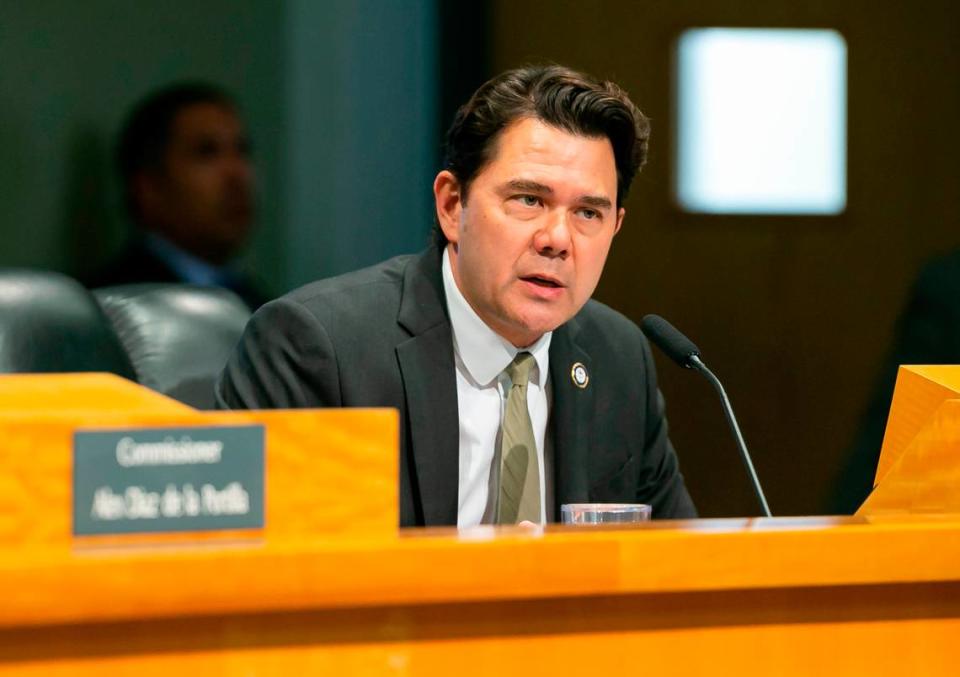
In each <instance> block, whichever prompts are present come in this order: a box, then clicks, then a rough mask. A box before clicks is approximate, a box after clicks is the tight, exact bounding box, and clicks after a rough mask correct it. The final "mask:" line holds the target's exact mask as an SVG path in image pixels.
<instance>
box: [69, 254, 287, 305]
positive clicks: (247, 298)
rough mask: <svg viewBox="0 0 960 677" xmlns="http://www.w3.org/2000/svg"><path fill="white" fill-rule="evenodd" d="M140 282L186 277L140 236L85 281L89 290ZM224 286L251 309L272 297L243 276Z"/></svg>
mask: <svg viewBox="0 0 960 677" xmlns="http://www.w3.org/2000/svg"><path fill="white" fill-rule="evenodd" d="M141 282H173V283H182V282H185V280H184V279H183V278H182V277H181V276H180V275H179V274H178V273H177V272H176V271H175V270H174V269H173V268H172V267H171V266H170V264H168V263H167V262H166V261H164V260H163V258H161V257H160V256H158V255H157V254H156V253H155V252H154V251H153V250H151V249H150V247H148V246H147V245H146V243H145V242H144V241H143V240H142V239H140V238H135V239H134V240H132V241H131V242H130V243H129V244H128V245H127V246H126V247H125V248H124V249H123V251H121V252H120V254H118V255H117V256H116V257H115V258H114V259H112V260H111V261H109V262H108V263H107V264H106V265H105V266H104V267H103V268H101V269H100V270H97V271H96V272H94V273H93V274H91V275H88V276H87V277H85V278H84V279H83V284H84V285H85V286H87V287H89V288H90V289H98V288H100V287H113V286H116V285H121V284H138V283H141ZM223 286H225V287H226V288H228V289H230V291H232V292H234V293H235V294H236V295H237V296H239V297H240V298H241V299H242V300H243V302H244V303H246V304H247V307H248V308H250V309H251V310H256V309H257V308H259V307H260V306H262V305H263V304H264V303H266V302H267V301H268V300H269V299H268V298H267V297H266V296H265V295H264V294H263V293H262V292H261V291H260V289H259V288H258V286H257V285H256V284H255V283H254V282H252V281H251V280H249V279H247V278H246V277H243V276H241V275H235V276H233V277H231V279H230V280H229V283H228V284H225V285H223Z"/></svg>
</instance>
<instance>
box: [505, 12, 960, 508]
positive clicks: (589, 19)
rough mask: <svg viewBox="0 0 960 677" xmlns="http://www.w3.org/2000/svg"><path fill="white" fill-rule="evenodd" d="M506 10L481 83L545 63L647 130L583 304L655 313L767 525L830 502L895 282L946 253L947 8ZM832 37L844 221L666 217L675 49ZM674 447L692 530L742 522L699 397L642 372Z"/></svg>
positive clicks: (957, 137)
mask: <svg viewBox="0 0 960 677" xmlns="http://www.w3.org/2000/svg"><path fill="white" fill-rule="evenodd" d="M797 5H798V3H793V2H786V1H785V0H775V1H773V2H768V3H753V2H733V1H730V0H675V1H674V2H636V3H634V2H614V1H608V2H591V3H582V2H550V3H546V2H532V1H529V0H527V1H521V0H509V1H506V0H503V1H501V2H496V3H495V4H494V10H493V12H492V17H491V26H492V30H491V53H492V59H491V61H492V68H493V70H494V71H498V70H501V69H504V68H508V67H511V66H515V65H518V64H520V63H523V62H526V61H531V60H533V61H542V60H551V61H558V62H561V63H566V64H569V65H572V66H575V67H579V68H582V69H584V70H587V71H589V72H592V73H594V74H596V75H601V76H605V77H609V78H611V79H614V80H616V81H618V82H619V83H620V84H622V85H623V86H625V87H626V88H627V90H628V91H629V92H630V93H631V95H632V96H633V98H634V100H635V101H636V102H638V103H639V104H640V106H641V108H643V110H644V111H645V112H646V113H647V114H648V115H649V116H650V117H651V118H652V119H653V125H654V136H653V140H652V151H651V156H650V161H649V164H648V166H647V167H646V168H645V169H644V171H643V173H642V174H641V175H640V176H639V177H638V179H637V181H636V183H635V184H634V187H633V190H632V192H631V195H630V198H629V200H628V202H627V205H626V206H627V220H626V222H625V226H624V229H623V231H622V232H621V234H620V235H618V236H617V239H616V241H615V243H614V248H613V251H612V253H611V256H610V260H609V262H608V264H607V270H606V272H605V274H604V278H603V280H602V282H601V285H600V288H599V289H598V292H597V297H598V298H599V299H600V300H602V301H605V302H607V303H609V304H610V305H612V306H614V307H615V308H618V309H619V310H621V311H623V312H624V313H626V314H627V315H629V316H630V317H632V318H633V319H634V320H637V321H639V319H640V318H641V317H642V316H643V315H644V314H646V313H649V312H657V313H660V314H662V315H665V316H667V317H668V318H670V319H671V320H673V321H674V322H675V324H676V325H677V326H678V327H680V328H681V329H682V330H684V331H686V332H687V333H689V334H690V335H691V336H692V337H694V338H695V340H696V341H697V342H698V343H699V345H700V347H701V349H702V350H703V352H704V355H705V357H706V358H707V360H708V363H709V364H712V365H713V367H714V368H715V370H716V371H717V372H718V373H719V375H720V376H721V378H723V379H724V380H725V382H726V384H727V388H728V390H729V393H730V397H731V399H732V400H733V403H734V405H735V407H736V409H737V412H738V416H739V418H740V423H741V427H742V428H743V431H744V434H745V436H746V438H747V441H748V444H749V445H750V447H751V449H752V451H753V454H754V456H755V459H754V460H755V464H756V466H757V470H758V473H759V474H760V477H761V479H762V480H763V481H764V482H765V484H766V486H767V493H768V499H769V500H770V503H771V507H772V508H773V511H774V513H779V514H801V513H815V512H819V511H821V510H822V509H823V507H824V506H825V505H827V499H828V495H829V494H830V492H831V489H832V484H833V482H834V481H835V477H836V475H837V474H838V472H839V469H840V467H841V465H842V464H843V462H844V458H845V455H846V453H847V449H848V447H849V446H850V444H851V442H852V439H853V437H854V432H855V428H856V425H857V421H858V418H859V416H860V415H861V412H862V410H863V408H864V406H865V404H866V401H867V399H868V393H869V391H870V389H871V387H872V385H873V381H874V379H875V376H876V374H877V371H878V369H879V365H880V362H881V359H882V357H883V355H884V353H885V352H886V350H887V348H888V345H889V342H890V340H891V332H892V328H893V325H894V321H895V319H896V316H897V314H898V312H899V309H900V307H901V305H902V303H903V301H904V295H905V294H906V291H907V288H908V286H909V284H910V281H911V279H912V277H913V275H914V274H915V272H916V270H917V268H918V266H919V265H920V264H921V262H922V261H924V260H925V259H927V258H928V257H930V256H931V255H933V254H935V253H937V252H942V251H944V250H946V249H949V248H950V247H952V246H955V245H957V244H960V230H958V224H960V218H958V217H960V190H958V181H957V170H956V166H957V158H958V157H960V131H958V124H957V121H958V120H960V88H958V87H957V84H958V73H960V70H958V65H960V63H958V62H960V55H958V51H957V45H958V44H960V40H958V38H960V5H957V4H956V3H951V2H946V1H943V2H930V1H927V2H883V3H876V2H868V1H866V0H857V1H845V2H835V1H829V0H827V1H823V2H808V3H803V6H797ZM714 25H715V26H774V27H818V28H819V27H829V28H835V29H837V30H839V31H840V32H841V33H842V34H843V36H844V37H845V38H846V40H847V44H848V50H849V51H848V59H849V61H848V64H849V74H848V81H849V95H848V96H849V98H848V109H849V118H848V130H849V131H848V135H849V137H848V138H849V148H848V191H849V192H848V208H847V211H846V212H845V213H844V214H842V215H840V216H837V217H829V218H826V217H807V218H797V217H789V218H788V217H776V216H765V217H732V216H731V217H714V218H710V217H706V216H694V215H688V214H683V213H681V212H679V211H678V210H677V209H676V208H675V207H674V206H673V205H672V203H671V198H670V180H669V177H670V176H671V172H672V164H671V163H672V159H671V151H670V148H671V135H672V133H673V130H672V128H671V124H672V121H671V100H672V82H671V76H672V68H671V55H672V45H673V41H674V39H675V38H676V37H677V35H678V34H679V33H680V32H681V31H682V30H683V29H685V28H688V27H695V26H714ZM658 365H659V369H660V377H661V385H662V388H663V391H664V393H665V395H666V397H667V402H668V413H669V415H670V421H671V426H672V433H671V434H672V438H673V440H674V443H675V444H676V446H677V448H678V450H679V452H680V454H681V459H682V463H683V466H684V470H685V474H686V475H687V479H688V483H689V485H690V488H691V491H692V493H693V495H694V498H695V499H696V500H697V503H698V505H699V506H700V508H701V511H702V513H703V514H705V515H707V516H712V515H739V514H750V513H752V512H754V511H755V510H756V507H755V503H754V500H753V497H752V493H751V492H750V489H749V485H748V484H747V482H746V479H745V476H744V472H743V470H742V467H741V465H740V461H739V460H738V457H737V455H736V451H735V448H734V446H733V443H732V442H731V441H730V438H729V434H728V432H727V430H726V427H725V423H724V420H723V417H722V414H721V412H720V409H719V407H718V403H717V401H716V398H715V395H714V393H713V392H712V390H711V389H710V387H709V385H708V384H707V383H706V382H705V381H702V380H700V379H699V378H698V377H697V376H696V375H695V374H693V373H692V372H687V371H681V370H679V369H678V368H677V367H675V366H673V365H672V364H669V363H668V362H667V361H666V360H665V359H661V358H660V356H658Z"/></svg>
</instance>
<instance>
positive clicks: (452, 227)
mask: <svg viewBox="0 0 960 677" xmlns="http://www.w3.org/2000/svg"><path fill="white" fill-rule="evenodd" d="M462 197H463V195H462V192H461V188H460V181H459V180H457V177H456V176H454V175H453V172H451V171H449V170H447V169H444V170H443V171H442V172H440V173H439V174H437V178H436V179H434V180H433V199H434V201H435V202H436V206H437V222H438V223H439V224H440V230H442V231H443V234H444V235H445V236H446V238H447V240H448V241H449V242H453V243H454V244H456V243H457V241H458V240H459V238H460V212H461V210H462V209H463V200H462V199H461V198H462Z"/></svg>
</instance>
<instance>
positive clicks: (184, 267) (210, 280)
mask: <svg viewBox="0 0 960 677" xmlns="http://www.w3.org/2000/svg"><path fill="white" fill-rule="evenodd" d="M144 243H145V244H146V246H147V249H149V250H150V251H152V252H153V253H154V254H156V255H157V256H159V257H160V258H161V259H162V260H163V261H164V262H165V263H166V264H167V265H168V266H170V267H171V268H173V270H174V272H175V273H177V275H179V276H180V277H181V278H182V279H183V280H185V281H186V282H189V283H190V284H196V285H200V286H204V287H209V286H216V285H220V284H223V283H224V281H225V280H226V279H227V277H228V273H227V271H226V269H225V268H222V267H218V266H215V265H213V264H211V263H208V262H207V261H204V260H203V259H201V258H200V257H198V256H194V255H193V254H191V253H190V252H187V251H184V250H183V249H181V248H180V247H178V246H177V245H175V244H173V243H172V242H171V241H170V240H168V239H167V238H165V237H163V236H161V235H158V234H157V233H154V232H152V231H149V232H147V233H146V234H145V236H144Z"/></svg>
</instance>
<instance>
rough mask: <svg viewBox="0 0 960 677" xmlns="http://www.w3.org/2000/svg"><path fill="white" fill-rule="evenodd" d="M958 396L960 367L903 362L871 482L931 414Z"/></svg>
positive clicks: (876, 480)
mask: <svg viewBox="0 0 960 677" xmlns="http://www.w3.org/2000/svg"><path fill="white" fill-rule="evenodd" d="M958 398H960V367H957V366H952V365H904V366H901V367H900V369H899V370H898V372H897V383H896V386H895V387H894V391H893V401H892V402H891V404H890V415H889V417H888V418H887V428H886V431H885V432H884V435H883V445H882V446H881V447H880V461H879V463H878V464H877V474H876V478H875V480H874V484H875V485H878V484H880V482H881V480H883V477H884V476H885V475H886V474H887V472H888V471H889V470H890V468H892V467H893V465H894V464H895V463H896V462H897V460H898V459H899V458H900V456H901V455H902V454H903V452H904V451H905V450H906V448H907V446H908V445H909V444H910V443H911V442H913V440H914V438H915V437H916V436H917V433H919V432H920V430H921V428H923V427H924V426H925V425H926V424H927V423H928V422H929V421H930V419H931V418H932V417H933V414H934V412H935V411H936V410H937V409H938V408H939V407H940V405H941V404H943V402H944V401H946V400H949V399H958Z"/></svg>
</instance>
